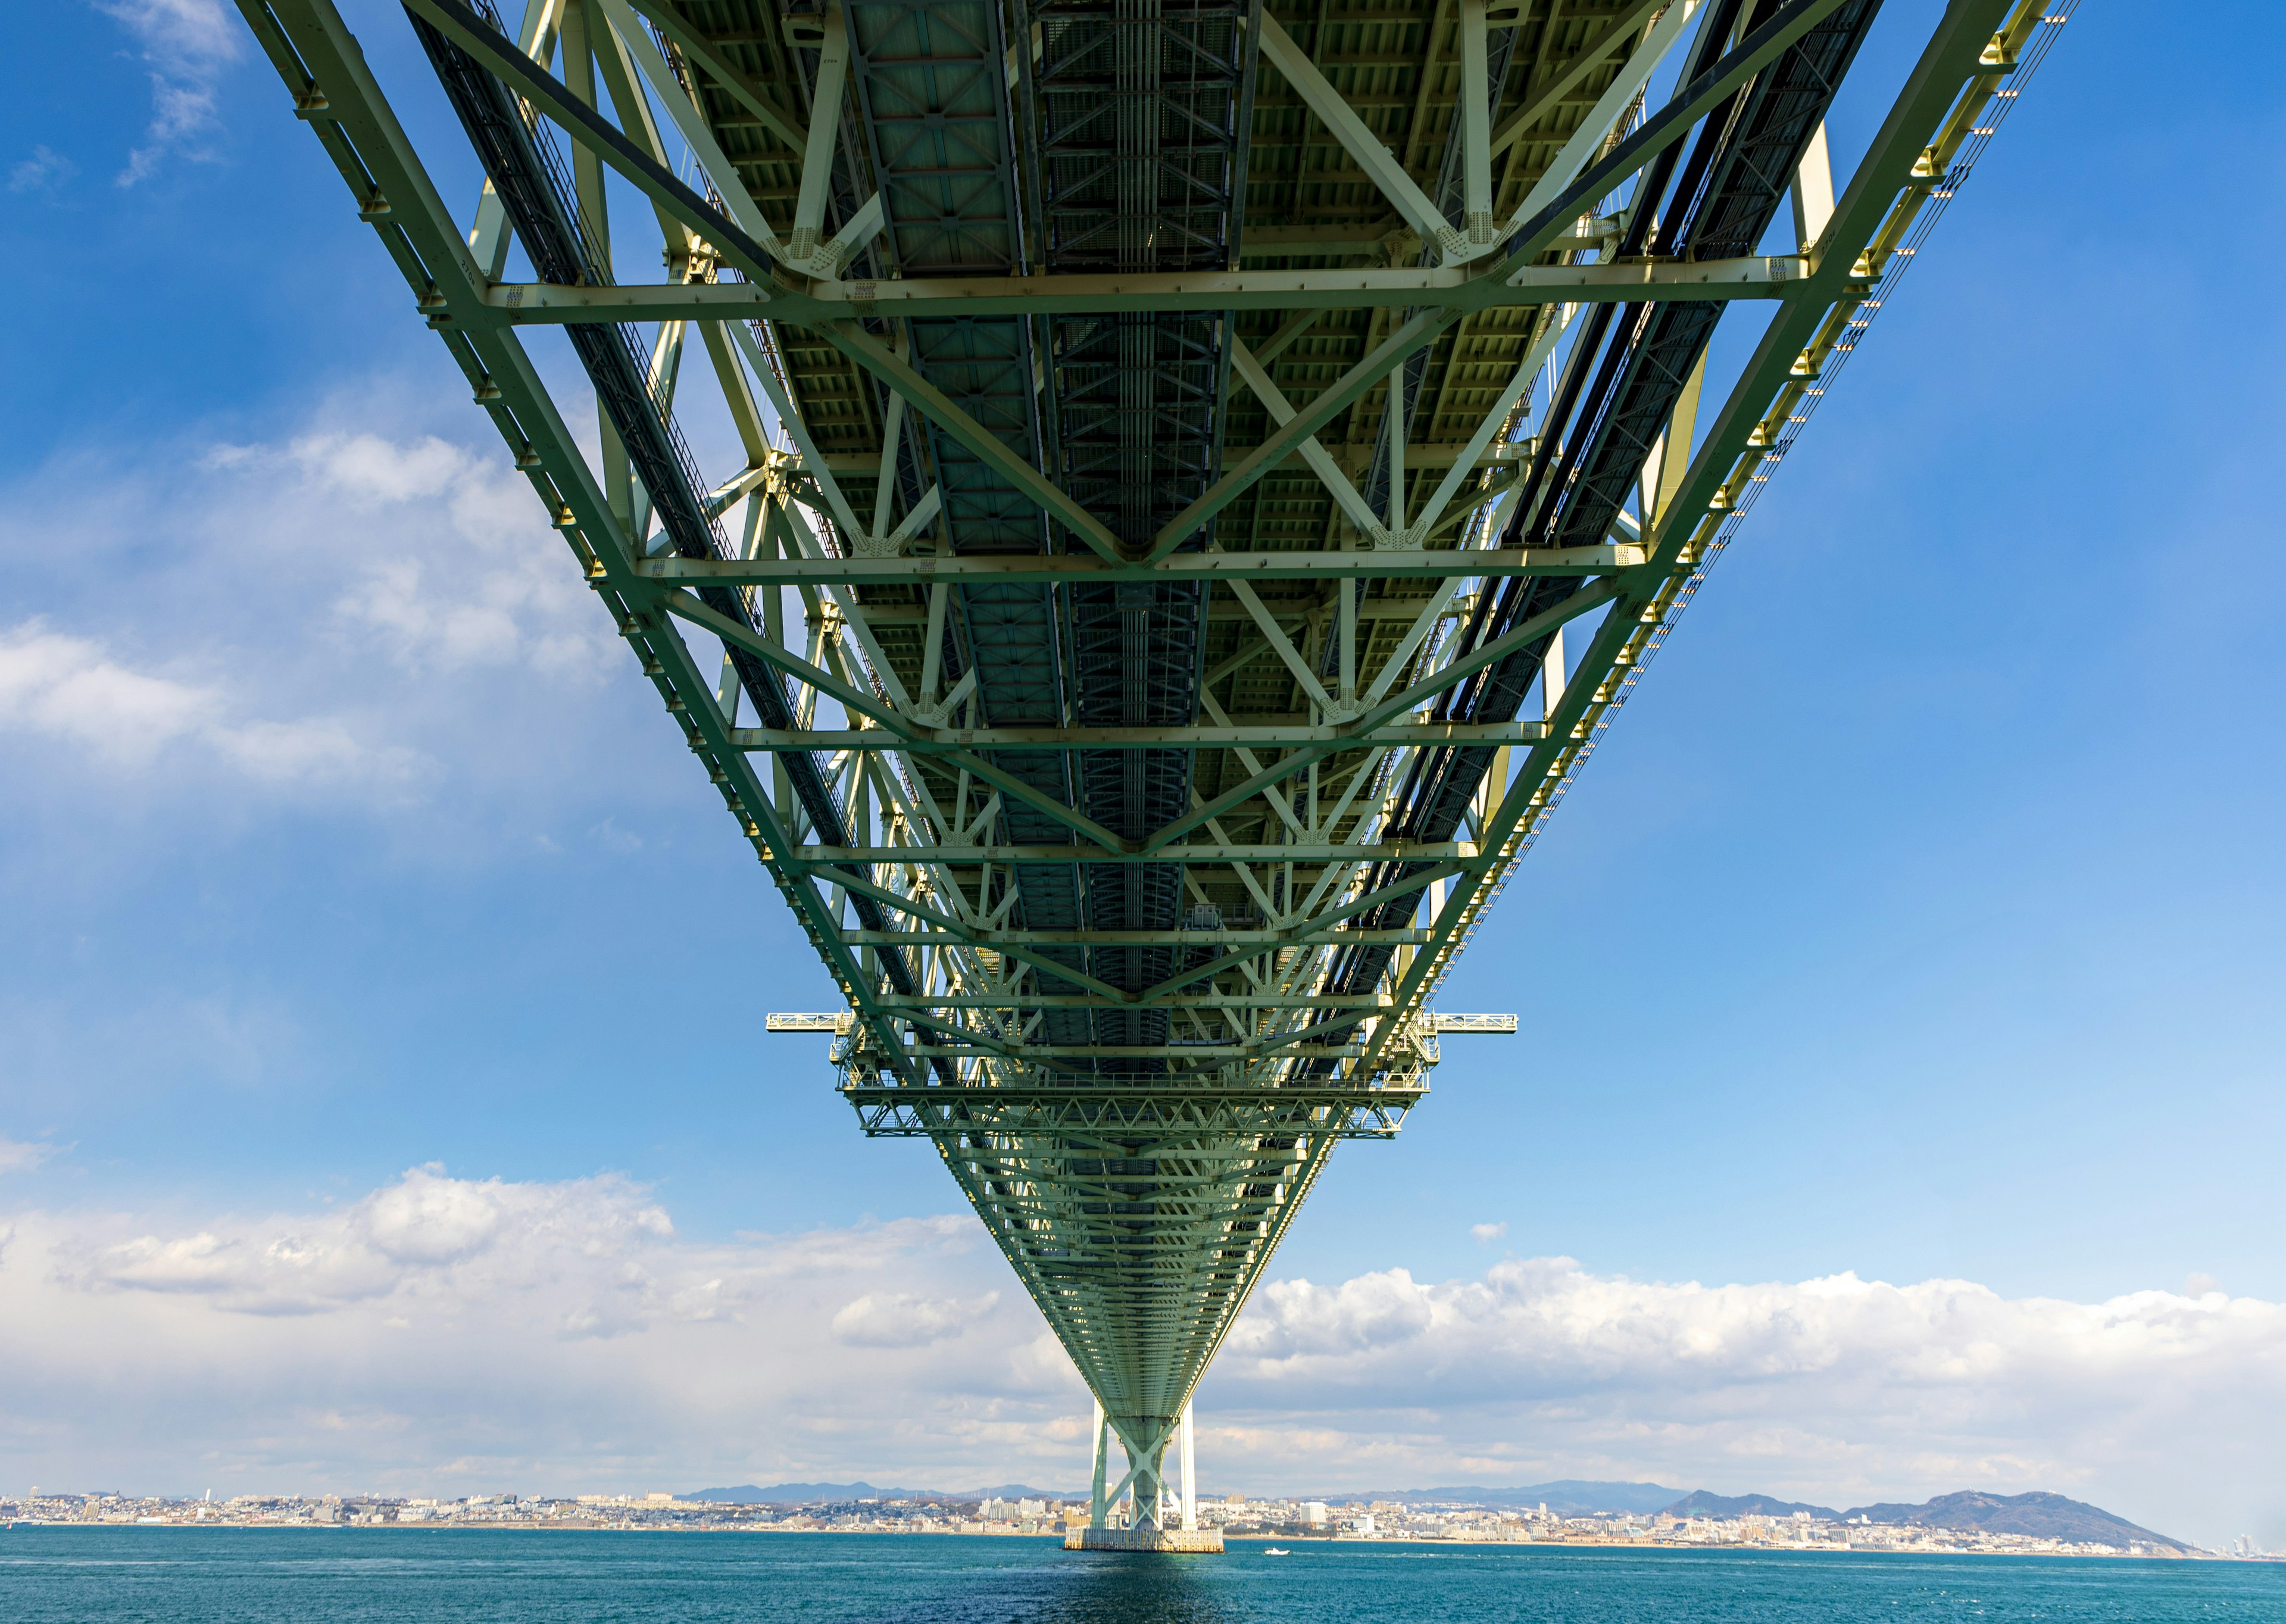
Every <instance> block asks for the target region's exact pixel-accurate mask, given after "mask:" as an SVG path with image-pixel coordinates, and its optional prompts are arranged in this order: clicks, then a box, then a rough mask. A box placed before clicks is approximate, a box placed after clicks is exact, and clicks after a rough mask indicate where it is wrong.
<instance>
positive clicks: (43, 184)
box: [8, 146, 79, 192]
mask: <svg viewBox="0 0 2286 1624" xmlns="http://www.w3.org/2000/svg"><path fill="white" fill-rule="evenodd" d="M78 173H79V165H77V164H76V163H74V162H72V161H71V160H70V159H69V158H67V157H66V156H65V155H64V154H61V153H59V152H57V151H56V150H55V149H54V148H52V147H50V146H35V147H33V148H32V155H31V156H30V157H28V158H26V159H24V160H22V161H21V162H19V163H17V164H16V166H15V167H14V168H12V169H10V170H9V171H8V190H9V191H11V192H45V191H47V190H49V189H50V188H51V187H53V186H56V185H61V184H62V183H63V182H65V181H67V180H69V179H70V178H71V177H73V176H75V175H76V174H78Z"/></svg>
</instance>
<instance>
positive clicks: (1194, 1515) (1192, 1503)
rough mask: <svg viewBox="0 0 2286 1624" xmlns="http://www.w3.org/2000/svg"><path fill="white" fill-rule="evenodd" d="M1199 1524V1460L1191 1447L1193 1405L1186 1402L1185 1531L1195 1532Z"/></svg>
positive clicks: (1184, 1441) (1184, 1450)
mask: <svg viewBox="0 0 2286 1624" xmlns="http://www.w3.org/2000/svg"><path fill="white" fill-rule="evenodd" d="M1198 1525H1199V1475H1198V1462H1197V1458H1196V1457H1195V1456H1194V1455H1193V1453H1192V1449H1191V1407H1190V1405H1189V1404H1187V1403H1186V1404H1185V1405H1184V1406H1183V1531H1184V1532H1185V1533H1194V1532H1195V1531H1196V1530H1197V1528H1198Z"/></svg>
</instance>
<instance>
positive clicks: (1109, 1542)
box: [1064, 1528, 1222, 1553]
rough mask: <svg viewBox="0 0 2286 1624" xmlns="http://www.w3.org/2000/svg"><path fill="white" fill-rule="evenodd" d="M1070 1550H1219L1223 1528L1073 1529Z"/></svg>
mask: <svg viewBox="0 0 2286 1624" xmlns="http://www.w3.org/2000/svg"><path fill="white" fill-rule="evenodd" d="M1064 1549H1066V1550H1170V1551H1199V1552H1207V1553H1219V1552H1220V1551H1221V1549H1222V1530H1221V1529H1219V1528H1073V1529H1069V1530H1068V1531H1067V1532H1066V1533H1065V1534H1064Z"/></svg>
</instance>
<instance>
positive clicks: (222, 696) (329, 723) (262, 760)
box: [0, 619, 421, 783]
mask: <svg viewBox="0 0 2286 1624" xmlns="http://www.w3.org/2000/svg"><path fill="white" fill-rule="evenodd" d="M238 708H239V707H238V705H237V703H236V702H235V701H234V700H233V698H231V697H230V696H228V695H227V694H226V693H225V690H224V689H223V688H222V687H221V686H219V685H217V684H213V683H207V682H193V681H186V680H183V679H181V678H178V677H174V676H169V675H166V674H159V673H154V672H151V671H146V670H138V669H136V668H135V667H134V666H132V665H130V664H128V663H126V662H124V661H122V660H121V659H119V658H115V657H114V655H113V654H112V653H111V652H110V651H109V650H107V649H106V647H105V646H104V645H103V644H102V643H99V642H97V641H96V640H94V639H92V638H89V637H81V636H75V635H70V634H67V633H64V632H59V631H57V630H55V629H53V628H52V627H50V626H49V625H48V624H47V623H46V622H45V621H44V620H41V619H31V620H27V621H23V622H21V623H20V624H18V625H16V626H12V627H5V628H0V728H12V729H20V730H24V731H28V732H32V733H37V734H44V735H47V736H50V737H56V738H60V739H64V740H67V741H68V742H70V743H71V744H73V745H77V746H80V747H82V749H83V753H85V754H86V755H90V756H92V757H94V758H96V759H98V760H99V761H106V762H109V763H112V764H114V765H116V766H122V767H135V766H141V765H145V764H147V763H148V762H150V761H152V760H153V758H154V757H155V756H157V755H158V754H159V753H161V752H162V751H164V750H165V749H166V748H167V747H168V746H169V745H188V746H192V747H195V748H201V749H203V750H205V751H206V752H208V753H209V756H210V758H211V759H214V760H218V761H223V762H225V763H227V764H229V765H230V766H232V767H233V768H234V769H237V770H238V771H239V772H240V773H242V774H244V775H246V776H247V777H252V778H256V779H264V780H269V781H272V782H279V783H289V782H300V783H311V782H315V783H340V782H355V783H370V782H375V781H379V782H383V783H395V782H402V781H403V780H405V779H406V778H409V777H414V775H415V774H417V773H418V771H419V770H420V766H421V763H420V761H419V758H418V757H417V756H416V755H414V753H413V752H411V751H408V750H405V749H402V748H398V747H388V746H384V747H379V748H376V747H373V746H369V745H364V744H362V743H360V742H359V740H358V739H357V738H356V737H353V736H352V735H351V731H350V729H349V728H348V726H347V725H346V724H345V723H344V722H343V721H341V719H339V718H338V717H329V716H319V717H304V718H298V719H296V720H293V721H276V720H272V719H268V718H264V717H245V716H235V715H234V714H233V713H234V712H235V711H236V710H237V709H238Z"/></svg>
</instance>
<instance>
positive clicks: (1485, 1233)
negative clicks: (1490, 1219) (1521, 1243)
mask: <svg viewBox="0 0 2286 1624" xmlns="http://www.w3.org/2000/svg"><path fill="white" fill-rule="evenodd" d="M1469 1233H1470V1234H1471V1235H1474V1236H1475V1237H1476V1241H1477V1244H1478V1246H1490V1245H1491V1244H1492V1243H1493V1242H1495V1241H1498V1240H1501V1239H1502V1238H1503V1237H1505V1236H1506V1235H1507V1234H1508V1226H1507V1225H1506V1224H1471V1225H1470V1226H1469Z"/></svg>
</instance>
